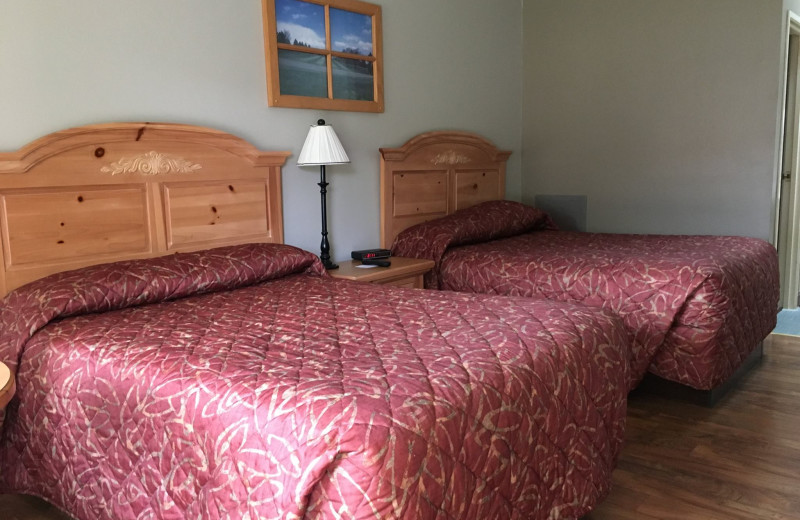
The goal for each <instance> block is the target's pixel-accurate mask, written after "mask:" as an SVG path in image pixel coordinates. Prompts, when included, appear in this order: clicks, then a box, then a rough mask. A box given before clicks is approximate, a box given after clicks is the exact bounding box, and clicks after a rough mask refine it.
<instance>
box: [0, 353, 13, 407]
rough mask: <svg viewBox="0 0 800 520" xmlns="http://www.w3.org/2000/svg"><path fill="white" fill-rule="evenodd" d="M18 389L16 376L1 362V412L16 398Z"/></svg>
mask: <svg viewBox="0 0 800 520" xmlns="http://www.w3.org/2000/svg"><path fill="white" fill-rule="evenodd" d="M16 389H17V387H16V385H15V384H14V375H13V374H12V373H11V370H10V369H9V368H8V367H7V366H6V364H5V363H3V362H2V361H0V410H3V409H4V408H5V407H6V405H7V404H8V402H9V401H10V400H11V398H12V397H14V392H15V391H16Z"/></svg>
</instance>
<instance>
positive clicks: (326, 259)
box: [317, 121, 339, 269]
mask: <svg viewBox="0 0 800 520" xmlns="http://www.w3.org/2000/svg"><path fill="white" fill-rule="evenodd" d="M320 124H323V125H324V124H325V122H324V121H322V122H321V123H320ZM317 184H318V185H319V198H320V208H321V210H322V242H320V244H319V250H320V255H319V259H320V260H322V265H324V266H325V269H338V267H339V266H338V265H336V264H334V263H333V262H331V246H330V244H329V243H328V205H327V203H326V194H327V193H328V190H327V188H328V183H327V182H326V181H325V165H324V164H321V165H320V167H319V183H317Z"/></svg>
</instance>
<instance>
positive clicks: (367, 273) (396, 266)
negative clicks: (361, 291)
mask: <svg viewBox="0 0 800 520" xmlns="http://www.w3.org/2000/svg"><path fill="white" fill-rule="evenodd" d="M388 260H389V261H390V262H391V263H392V265H390V266H389V267H366V268H365V267H358V266H360V265H361V262H360V261H358V260H352V261H350V262H341V263H340V264H339V269H333V270H331V271H328V274H330V275H331V276H333V277H334V278H344V279H347V280H355V281H358V282H370V283H379V284H384V285H394V286H397V287H408V288H411V289H422V288H423V287H424V286H423V281H422V278H423V276H425V273H427V272H428V271H430V270H431V269H433V266H434V262H433V260H420V259H418V258H404V257H402V256H393V257H391V258H388Z"/></svg>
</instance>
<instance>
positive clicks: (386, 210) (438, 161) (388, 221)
mask: <svg viewBox="0 0 800 520" xmlns="http://www.w3.org/2000/svg"><path fill="white" fill-rule="evenodd" d="M380 150H381V247H384V248H389V247H390V246H391V245H392V242H393V241H394V238H395V237H396V236H397V234H398V233H400V232H401V231H403V230H404V229H405V228H407V227H409V226H413V225H415V224H419V223H420V222H425V221H427V220H431V219H434V218H439V217H442V216H445V215H449V214H450V213H453V212H454V211H456V210H458V209H462V208H466V207H469V206H472V205H474V204H478V203H479V202H485V201H487V200H496V199H502V198H504V195H505V184H506V183H505V177H506V161H507V160H508V157H509V156H510V155H511V152H509V151H503V150H500V149H498V148H497V147H495V146H494V145H493V144H492V143H491V142H489V141H487V140H486V139H484V138H483V137H481V136H479V135H476V134H471V133H467V132H428V133H425V134H420V135H418V136H416V137H414V138H413V139H411V140H409V141H408V142H407V143H406V144H404V145H403V146H401V147H400V148H381V149H380Z"/></svg>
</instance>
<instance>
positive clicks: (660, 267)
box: [381, 132, 779, 402]
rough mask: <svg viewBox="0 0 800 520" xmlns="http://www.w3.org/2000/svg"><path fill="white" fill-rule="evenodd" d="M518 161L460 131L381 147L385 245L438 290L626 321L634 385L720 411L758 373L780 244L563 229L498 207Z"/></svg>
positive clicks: (539, 216) (525, 209)
mask: <svg viewBox="0 0 800 520" xmlns="http://www.w3.org/2000/svg"><path fill="white" fill-rule="evenodd" d="M508 155H509V152H504V151H501V150H498V149H497V148H496V147H495V146H494V145H493V144H492V143H490V142H489V141H487V140H485V139H483V138H482V137H480V136H477V135H475V134H469V133H462V132H431V133H426V134H422V135H419V136H417V137H415V138H413V139H411V140H410V141H408V142H407V143H406V144H405V145H404V146H403V147H401V148H396V149H388V148H383V149H381V200H382V211H381V216H382V218H381V234H382V243H383V247H389V246H391V248H392V252H393V254H395V255H398V256H406V257H415V258H429V259H432V260H434V261H435V262H436V266H435V268H434V270H433V271H432V272H431V273H429V274H428V275H427V277H426V287H428V288H433V289H447V290H453V291H463V292H475V293H487V294H504V295H517V296H527V297H537V298H546V299H551V300H557V301H572V302H580V303H582V304H586V305H589V306H592V307H600V308H605V309H608V310H611V311H613V312H615V313H617V314H618V315H619V316H620V317H621V318H622V319H623V321H624V323H625V326H626V329H627V331H628V335H629V338H630V340H631V342H632V352H633V364H632V369H631V387H632V388H633V387H634V386H636V385H637V384H638V383H639V382H640V380H641V379H642V378H643V377H644V376H645V374H646V373H647V372H648V371H649V372H650V374H653V375H655V376H656V377H657V379H656V382H658V381H662V382H663V381H668V382H674V383H678V384H680V385H681V386H680V387H676V386H675V385H673V386H671V387H669V390H670V391H678V390H681V389H683V388H685V387H690V388H693V389H697V390H701V391H704V392H705V393H703V394H700V395H699V396H698V397H699V398H701V399H704V400H706V401H707V402H713V401H715V400H717V399H718V398H719V397H720V396H721V395H724V393H725V391H727V390H728V388H729V386H730V385H731V384H732V383H733V382H734V381H735V380H736V379H737V378H738V377H740V376H741V374H743V373H744V372H746V370H747V369H748V368H750V367H751V366H752V365H753V364H754V363H756V362H757V360H758V359H759V358H760V355H761V347H760V344H761V341H762V340H763V338H765V337H766V336H767V334H769V333H770V331H772V329H773V328H774V327H775V322H776V315H777V309H778V297H779V294H778V293H779V285H778V284H779V281H778V262H777V254H776V252H775V249H774V248H773V247H772V246H771V245H770V244H768V243H766V242H764V241H762V240H757V239H752V238H744V237H715V236H664V235H661V236H656V235H649V236H648V235H621V234H603V233H579V232H569V231H559V230H557V229H556V226H555V225H554V224H553V222H552V221H551V219H550V218H549V217H548V215H547V214H545V213H544V212H542V211H539V210H537V209H535V208H532V207H529V206H525V205H522V204H519V203H515V202H510V201H503V200H501V199H502V198H503V195H504V193H503V192H504V175H505V162H506V160H507V158H508ZM653 379H654V378H652V377H650V376H648V379H647V383H648V384H650V385H651V384H653Z"/></svg>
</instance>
